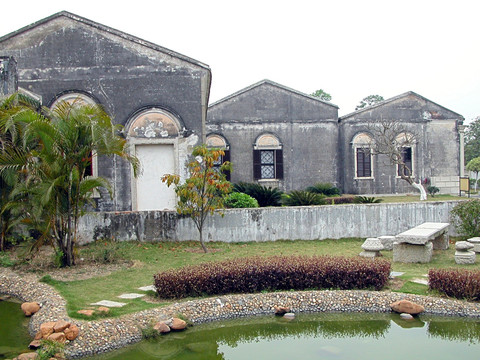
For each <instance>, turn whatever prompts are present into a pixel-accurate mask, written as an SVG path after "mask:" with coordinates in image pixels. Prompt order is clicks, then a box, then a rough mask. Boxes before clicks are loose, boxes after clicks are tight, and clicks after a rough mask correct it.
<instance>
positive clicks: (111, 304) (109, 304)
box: [90, 300, 127, 307]
mask: <svg viewBox="0 0 480 360" xmlns="http://www.w3.org/2000/svg"><path fill="white" fill-rule="evenodd" d="M90 305H98V306H106V307H122V306H125V305H127V304H126V303H121V302H116V301H110V300H102V301H99V302H96V303H92V304H90Z"/></svg>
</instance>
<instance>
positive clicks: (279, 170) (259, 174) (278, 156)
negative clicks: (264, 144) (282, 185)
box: [253, 149, 283, 180]
mask: <svg viewBox="0 0 480 360" xmlns="http://www.w3.org/2000/svg"><path fill="white" fill-rule="evenodd" d="M253 177H254V179H255V180H260V179H277V180H279V179H283V152H282V149H277V150H253Z"/></svg>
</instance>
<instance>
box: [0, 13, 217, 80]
mask: <svg viewBox="0 0 480 360" xmlns="http://www.w3.org/2000/svg"><path fill="white" fill-rule="evenodd" d="M61 17H66V18H68V19H70V20H73V21H76V22H79V23H82V24H84V25H87V26H90V27H93V28H96V29H99V30H101V31H105V32H108V33H110V34H113V35H115V36H118V37H120V38H122V39H124V40H127V41H131V42H133V43H135V44H138V45H142V46H145V47H148V48H150V49H152V50H155V51H158V52H161V53H164V54H166V55H168V56H172V57H174V58H177V59H180V60H183V61H186V62H188V63H190V64H192V65H194V66H198V67H201V68H203V69H205V70H207V71H208V72H209V73H210V67H209V66H208V65H206V64H204V63H202V62H200V61H197V60H195V59H192V58H190V57H188V56H185V55H182V54H180V53H177V52H175V51H172V50H170V49H167V48H164V47H162V46H159V45H156V44H154V43H151V42H149V41H146V40H143V39H140V38H137V37H135V36H133V35H129V34H126V33H124V32H122V31H119V30H116V29H113V28H110V27H108V26H105V25H102V24H99V23H97V22H94V21H91V20H88V19H86V18H83V17H81V16H78V15H75V14H72V13H70V12H68V11H61V12H58V13H56V14H53V15H51V16H49V17H46V18H44V19H42V20H39V21H37V22H34V23H33V24H30V25H27V26H25V27H23V28H21V29H19V30H17V31H14V32H12V33H10V34H7V35H4V36H2V37H0V45H1V43H2V42H4V41H6V40H9V39H11V38H13V37H15V36H18V35H21V34H23V33H26V32H28V31H30V30H32V29H34V28H36V27H38V26H40V25H43V24H46V23H48V22H50V21H52V20H55V19H57V18H61Z"/></svg>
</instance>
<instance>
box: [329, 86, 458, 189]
mask: <svg viewBox="0 0 480 360" xmlns="http://www.w3.org/2000/svg"><path fill="white" fill-rule="evenodd" d="M463 120H464V119H463V117H462V116H461V115H459V114H457V113H455V112H453V111H451V110H449V109H446V108H445V107H443V106H440V105H438V104H436V103H434V102H433V101H431V100H428V99H426V98H424V97H423V96H420V95H418V94H416V93H414V92H412V91H409V92H406V93H404V94H401V95H398V96H395V97H393V98H390V99H387V100H385V101H382V102H381V103H377V104H375V105H373V106H369V107H367V108H364V109H361V110H359V111H356V112H353V113H351V114H348V115H345V116H342V117H340V118H339V119H338V121H339V135H340V136H339V153H340V158H341V159H342V169H343V170H342V172H341V173H340V178H339V182H340V184H341V185H342V187H343V190H344V191H345V192H347V193H358V194H396V193H400V194H402V193H411V192H414V191H415V190H413V191H412V189H413V188H412V186H411V185H409V184H408V183H407V182H406V181H404V180H402V179H401V178H400V176H399V173H398V171H399V170H398V168H397V166H396V165H392V164H391V163H390V161H389V160H388V158H387V157H386V156H385V155H371V154H366V155H364V154H363V153H362V149H364V148H365V145H367V146H368V143H369V141H375V139H374V138H371V137H372V134H371V131H370V129H371V126H372V124H375V123H380V122H382V121H386V122H394V121H395V122H398V123H400V124H401V127H402V128H403V129H404V130H405V132H407V133H408V134H409V135H411V136H413V138H414V139H415V140H414V141H413V144H412V146H410V147H408V148H406V149H405V150H406V152H405V154H404V160H405V161H406V163H407V164H408V165H409V168H410V169H411V170H412V171H413V176H414V177H415V179H416V180H417V182H418V181H425V179H428V181H429V182H430V184H432V185H434V186H437V187H438V188H439V189H440V191H441V193H451V194H458V191H459V176H460V175H461V171H460V169H461V168H463V166H462V164H461V157H463V149H461V147H462V145H461V138H462V137H463V126H462V124H463ZM398 135H399V136H403V135H404V134H398Z"/></svg>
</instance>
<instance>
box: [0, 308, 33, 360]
mask: <svg viewBox="0 0 480 360" xmlns="http://www.w3.org/2000/svg"><path fill="white" fill-rule="evenodd" d="M27 327H28V319H27V318H25V315H24V314H23V311H22V310H21V309H20V303H19V302H13V301H0V359H9V358H13V357H15V356H16V355H18V353H19V352H21V351H25V350H27V347H28V344H29V343H30V341H31V340H30V335H29V334H28V328H27Z"/></svg>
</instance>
